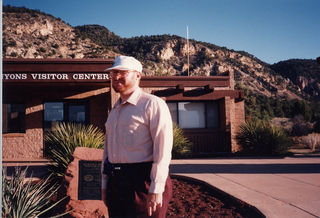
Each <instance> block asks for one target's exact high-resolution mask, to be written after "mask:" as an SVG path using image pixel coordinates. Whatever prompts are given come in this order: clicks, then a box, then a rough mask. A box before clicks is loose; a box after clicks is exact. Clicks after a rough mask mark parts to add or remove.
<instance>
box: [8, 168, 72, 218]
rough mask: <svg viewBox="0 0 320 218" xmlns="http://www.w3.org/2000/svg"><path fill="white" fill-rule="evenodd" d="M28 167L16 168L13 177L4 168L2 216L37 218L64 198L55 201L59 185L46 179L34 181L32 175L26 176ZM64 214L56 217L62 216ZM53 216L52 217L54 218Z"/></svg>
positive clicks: (9, 217)
mask: <svg viewBox="0 0 320 218" xmlns="http://www.w3.org/2000/svg"><path fill="white" fill-rule="evenodd" d="M27 169H28V168H26V169H24V170H22V169H21V168H16V170H15V172H14V174H13V175H12V177H11V178H8V177H7V175H6V170H5V168H2V217H3V218H35V217H41V215H42V214H44V213H46V212H47V211H49V210H51V209H52V208H53V207H55V206H56V205H57V204H59V203H60V202H61V201H62V200H64V198H63V199H61V200H59V201H57V202H53V201H52V198H53V197H54V195H55V194H56V191H57V189H58V188H59V187H56V186H51V184H50V183H49V182H48V181H49V179H50V176H49V177H47V178H46V179H41V180H40V181H37V182H34V181H33V178H32V176H31V177H29V178H28V179H27V178H26V173H27ZM65 214H66V213H64V214H61V215H57V216H54V217H61V216H63V215H65ZM54 217H52V218H54Z"/></svg>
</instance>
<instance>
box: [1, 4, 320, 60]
mask: <svg viewBox="0 0 320 218" xmlns="http://www.w3.org/2000/svg"><path fill="white" fill-rule="evenodd" d="M2 4H3V5H8V4H9V5H11V6H25V7H27V8H29V9H39V10H40V11H41V12H45V13H47V14H51V15H53V16H54V17H57V18H58V17H59V18H61V19H62V20H63V21H65V22H66V23H68V24H70V25H71V26H73V27H74V26H80V25H87V24H98V25H101V26H104V27H106V28H107V29H109V30H110V31H112V32H113V33H115V34H116V35H118V36H120V37H124V38H130V37H134V36H150V35H163V34H170V35H178V36H181V37H184V38H187V37H188V38H189V39H194V40H197V41H202V42H208V43H212V44H215V45H217V46H222V47H226V48H228V49H233V50H236V51H245V52H248V53H249V54H252V55H254V56H255V57H257V58H259V59H260V60H262V61H264V62H266V63H269V64H273V63H277V62H279V61H285V60H288V59H293V58H299V59H316V58H317V57H319V56H320V12H319V8H320V0H51V1H49V0H2ZM187 29H188V31H187ZM187 33H188V34H187Z"/></svg>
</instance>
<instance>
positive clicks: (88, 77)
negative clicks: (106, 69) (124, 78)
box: [2, 72, 110, 82]
mask: <svg viewBox="0 0 320 218" xmlns="http://www.w3.org/2000/svg"><path fill="white" fill-rule="evenodd" d="M2 80H3V82H105V81H107V80H110V78H109V74H107V73H5V72H4V73H3V74H2Z"/></svg>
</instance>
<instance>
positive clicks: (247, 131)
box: [237, 121, 291, 156]
mask: <svg viewBox="0 0 320 218" xmlns="http://www.w3.org/2000/svg"><path fill="white" fill-rule="evenodd" d="M237 139H238V142H239V144H240V146H241V148H242V152H243V153H245V154H248V155H263V156H265V155H279V154H283V153H284V152H286V151H287V150H288V147H289V146H290V143H291V139H290V137H289V136H288V134H287V132H286V131H285V130H284V129H283V128H281V127H279V126H275V125H272V124H270V123H269V122H268V121H249V122H245V123H244V124H242V125H241V126H240V131H239V132H238V134H237Z"/></svg>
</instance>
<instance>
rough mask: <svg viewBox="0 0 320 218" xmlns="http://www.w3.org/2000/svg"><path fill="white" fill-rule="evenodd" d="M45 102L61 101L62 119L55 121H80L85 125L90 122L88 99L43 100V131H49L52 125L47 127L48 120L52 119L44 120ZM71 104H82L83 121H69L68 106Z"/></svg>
mask: <svg viewBox="0 0 320 218" xmlns="http://www.w3.org/2000/svg"><path fill="white" fill-rule="evenodd" d="M46 103H62V106H63V108H62V110H63V111H62V120H57V121H56V122H66V123H82V124H84V125H87V124H89V123H90V111H89V108H90V107H89V101H88V100H83V99H70V100H64V99H63V100H45V101H43V129H44V130H45V131H49V130H51V128H52V125H51V126H50V127H49V125H48V124H49V122H54V121H46V120H45V116H46V115H45V113H46V109H45V104H46ZM72 106H84V112H85V115H84V122H70V113H69V112H70V107H72Z"/></svg>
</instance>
